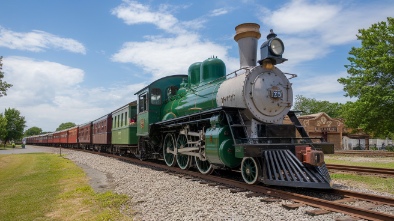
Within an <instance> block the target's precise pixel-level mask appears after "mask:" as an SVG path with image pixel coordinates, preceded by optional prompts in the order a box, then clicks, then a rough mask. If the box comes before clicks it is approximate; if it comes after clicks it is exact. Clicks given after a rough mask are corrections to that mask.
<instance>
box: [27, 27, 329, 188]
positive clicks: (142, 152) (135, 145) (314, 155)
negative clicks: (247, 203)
mask: <svg viewBox="0 0 394 221" xmlns="http://www.w3.org/2000/svg"><path fill="white" fill-rule="evenodd" d="M259 28H260V26H259V25H258V24H254V23H244V24H241V25H238V26H237V27H236V28H235V30H236V35H235V37H234V40H235V41H237V42H238V46H239V53H240V69H238V70H236V71H234V72H232V73H231V74H229V75H226V68H225V64H224V62H223V61H222V60H220V59H218V58H215V57H212V58H209V59H207V60H205V61H203V62H196V63H194V64H192V65H191V66H190V67H189V70H188V75H173V76H167V77H164V78H161V79H159V80H156V81H154V82H153V83H151V84H150V85H148V86H147V87H145V88H143V89H141V90H140V91H138V92H137V93H136V95H137V97H138V98H137V101H136V102H132V103H130V104H128V105H126V106H124V107H122V108H120V109H118V110H116V111H114V112H112V113H110V114H108V115H105V116H104V117H102V118H99V119H97V120H96V121H92V122H90V123H89V124H85V125H82V126H80V129H79V132H80V133H81V134H80V135H81V136H82V135H83V136H86V135H88V134H89V133H90V134H91V135H90V136H91V137H93V139H92V138H90V140H89V142H90V143H88V144H87V143H83V142H81V141H82V140H81V139H80V146H79V147H84V148H97V149H100V150H105V151H108V152H113V153H119V154H133V155H134V156H137V157H139V158H140V159H164V161H165V163H166V164H167V165H168V166H176V165H178V166H179V167H180V168H181V169H189V168H190V167H191V166H196V167H197V169H198V170H199V171H200V172H201V173H203V174H210V173H212V171H213V170H214V169H232V170H240V171H241V174H242V177H243V179H244V181H245V182H246V183H248V184H256V183H259V182H262V183H264V184H267V185H278V186H292V187H306V188H331V184H330V182H331V180H330V176H329V174H328V171H327V168H326V166H325V163H324V155H323V152H322V151H319V150H316V147H318V145H319V144H318V143H316V142H312V140H313V139H314V138H310V137H308V135H307V133H306V132H305V130H304V128H303V127H302V126H301V124H300V122H299V121H298V119H297V117H296V115H295V113H294V112H293V111H290V108H291V106H292V101H293V92H292V87H291V83H290V82H289V79H288V78H287V77H286V74H285V73H283V72H282V71H281V70H279V69H278V68H277V67H276V65H278V64H280V63H282V62H284V61H286V60H287V59H285V58H283V57H282V54H283V52H284V44H283V42H282V40H281V39H279V38H277V37H276V34H274V33H273V32H272V30H271V33H270V34H269V35H268V36H267V41H265V42H264V43H263V44H262V46H261V48H260V53H261V59H260V60H257V59H256V58H257V41H258V39H259V38H260V36H261V34H260V31H259ZM256 64H257V65H256ZM289 76H290V77H291V78H292V77H294V76H295V75H291V74H289ZM111 116H112V117H111ZM286 116H287V117H288V118H289V119H290V120H291V122H292V124H284V123H283V121H284V118H285V117H286ZM111 121H112V122H111ZM95 123H100V125H101V126H100V125H98V126H94V124H95ZM86 125H90V132H86V131H85V132H83V133H84V134H82V129H83V128H85V127H87V126H86ZM104 126H105V129H104ZM88 127H89V126H88ZM100 128H101V129H100ZM84 130H87V129H84ZM126 130H127V131H126ZM55 133H56V132H55ZM55 133H54V134H55ZM59 133H60V132H59ZM109 133H112V137H111V135H110V134H109ZM95 134H96V135H97V136H96V137H99V134H101V136H102V137H103V138H102V139H100V141H99V142H95V141H94V137H95ZM54 136H55V135H54ZM40 139H41V140H42V138H40ZM30 140H32V139H30ZM33 140H34V139H33ZM84 140H86V139H84ZM27 141H28V143H29V138H28V139H27ZM34 142H35V141H33V143H34ZM30 143H32V142H30ZM39 143H40V142H39ZM43 143H45V141H44V142H43ZM48 143H49V142H48Z"/></svg>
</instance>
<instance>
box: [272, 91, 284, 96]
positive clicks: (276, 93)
mask: <svg viewBox="0 0 394 221" xmlns="http://www.w3.org/2000/svg"><path fill="white" fill-rule="evenodd" d="M271 97H272V98H281V97H282V91H280V90H272V91H271Z"/></svg>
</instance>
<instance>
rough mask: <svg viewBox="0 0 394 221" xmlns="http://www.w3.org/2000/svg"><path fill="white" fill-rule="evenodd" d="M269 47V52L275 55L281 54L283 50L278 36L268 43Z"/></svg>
mask: <svg viewBox="0 0 394 221" xmlns="http://www.w3.org/2000/svg"><path fill="white" fill-rule="evenodd" d="M269 48H270V50H271V52H272V53H273V54H275V55H282V54H283V52H284V50H285V47H284V45H283V42H282V40H280V39H279V38H274V39H272V40H271V42H270V44H269Z"/></svg>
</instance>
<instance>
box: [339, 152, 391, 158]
mask: <svg viewBox="0 0 394 221" xmlns="http://www.w3.org/2000/svg"><path fill="white" fill-rule="evenodd" d="M334 154H335V155H339V154H341V155H361V156H372V157H374V156H382V157H394V152H388V151H383V150H336V151H335V153H334Z"/></svg>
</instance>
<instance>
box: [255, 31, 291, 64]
mask: <svg viewBox="0 0 394 221" xmlns="http://www.w3.org/2000/svg"><path fill="white" fill-rule="evenodd" d="M284 50H285V46H284V44H283V41H282V40H281V39H280V38H277V37H276V34H275V33H274V32H273V30H272V29H271V30H270V33H269V34H268V35H267V41H265V42H264V43H263V44H262V45H261V47H260V54H261V60H259V64H260V65H262V64H263V63H264V61H266V60H267V59H268V60H270V61H271V62H272V63H273V64H274V65H275V64H280V63H283V62H285V61H287V59H286V58H282V54H283V52H284Z"/></svg>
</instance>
